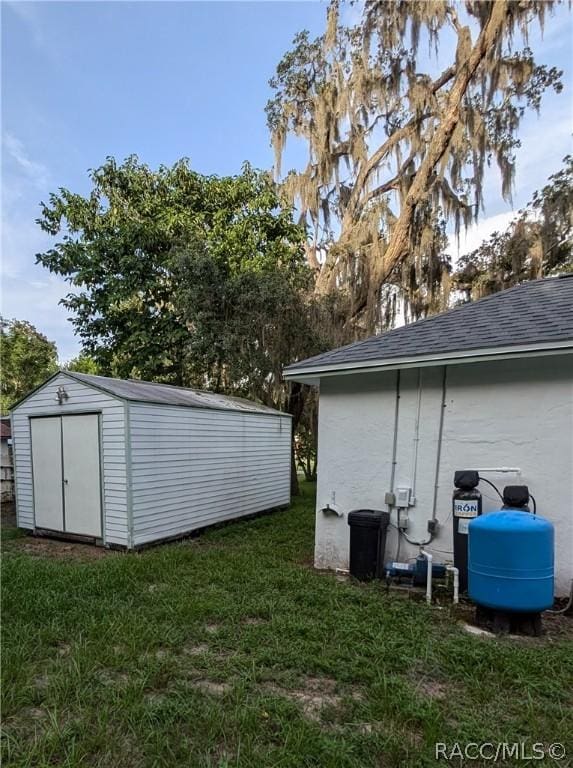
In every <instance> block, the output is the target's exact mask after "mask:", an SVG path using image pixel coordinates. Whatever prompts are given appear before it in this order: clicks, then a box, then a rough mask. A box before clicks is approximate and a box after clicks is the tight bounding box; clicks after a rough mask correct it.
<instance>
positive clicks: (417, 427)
mask: <svg viewBox="0 0 573 768" xmlns="http://www.w3.org/2000/svg"><path fill="white" fill-rule="evenodd" d="M421 411H422V369H421V368H418V404H417V406H416V422H415V425H414V450H413V451H412V471H411V473H410V474H411V477H412V498H413V500H415V499H416V476H417V474H418V445H419V443H420V415H421Z"/></svg>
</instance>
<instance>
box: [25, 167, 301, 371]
mask: <svg viewBox="0 0 573 768" xmlns="http://www.w3.org/2000/svg"><path fill="white" fill-rule="evenodd" d="M91 181H92V185H93V188H92V191H91V193H90V194H89V195H87V196H82V195H79V194H74V193H72V192H70V191H69V190H65V189H61V190H60V192H59V193H58V194H53V195H51V196H50V200H49V202H48V203H47V204H43V205H42V215H41V218H40V219H39V222H38V223H39V224H40V226H41V227H42V229H43V230H44V231H46V232H48V233H50V234H52V235H54V236H55V237H57V236H58V235H61V237H60V239H59V241H58V242H57V243H56V244H55V245H54V247H53V248H51V249H50V250H49V251H47V252H45V253H42V254H38V256H37V260H38V261H39V262H40V263H41V264H43V265H44V266H45V267H47V268H48V269H50V271H52V272H55V273H57V274H59V275H62V276H63V277H65V278H66V279H67V280H68V281H69V282H70V283H71V285H72V286H73V287H74V288H75V290H74V291H72V292H70V294H68V296H67V297H66V298H65V299H64V300H63V304H64V306H65V307H67V309H69V310H70V312H71V313H72V316H73V320H72V322H73V323H74V326H75V328H76V331H77V333H78V335H79V336H80V338H81V339H82V343H83V347H84V349H85V351H86V353H87V354H88V355H90V356H91V357H92V358H93V359H94V360H95V362H96V363H97V365H98V366H99V367H100V368H101V370H102V371H103V372H107V373H112V374H114V375H118V376H124V377H126V376H133V377H140V378H151V379H154V380H162V381H166V382H172V383H174V384H180V385H186V384H190V383H192V382H194V381H195V380H196V371H195V370H194V369H193V368H192V367H189V365H188V363H189V360H190V355H189V338H190V334H189V328H188V327H187V321H186V319H185V313H184V312H183V311H182V308H181V306H179V305H178V304H177V302H176V295H177V293H178V286H177V283H176V280H175V270H179V271H180V266H179V265H180V260H181V253H182V252H185V251H186V250H189V249H194V248H195V247H201V248H204V249H206V251H207V252H208V253H209V256H210V257H211V258H212V259H213V260H214V262H219V261H221V259H223V260H227V262H228V265H229V268H230V269H231V270H232V271H234V272H240V271H241V270H242V269H243V268H245V269H246V270H247V271H249V272H250V273H251V274H257V273H264V272H269V271H272V270H273V269H275V268H281V269H282V270H283V271H288V270H292V269H294V270H295V271H296V270H297V269H300V268H302V267H303V266H304V265H303V262H302V258H301V256H300V254H301V243H302V238H303V233H302V230H301V229H300V228H299V227H297V226H296V225H295V224H293V221H292V217H291V214H290V210H289V209H283V208H281V207H280V205H279V201H278V198H277V194H276V189H275V186H274V184H273V182H272V180H271V179H270V178H269V176H268V175H267V174H265V173H261V172H258V171H255V170H253V169H252V168H251V167H250V166H248V165H245V167H244V169H243V173H242V174H241V175H239V176H236V177H224V178H217V177H214V176H213V177H208V176H202V175H201V174H198V173H196V172H194V171H192V170H191V169H190V168H189V165H188V163H187V161H186V160H181V161H180V162H178V163H176V164H175V165H174V166H173V167H171V168H167V167H164V166H162V167H160V168H159V169H158V170H157V171H152V170H151V169H150V168H148V167H147V166H146V165H144V164H142V163H140V162H139V161H138V159H137V158H136V157H134V156H132V157H130V158H128V159H127V160H126V161H125V162H124V163H123V164H121V165H119V164H117V163H116V161H115V160H114V159H113V158H108V160H107V161H106V163H105V164H104V165H103V166H102V167H101V168H98V169H97V170H95V171H92V172H91ZM179 277H180V274H178V279H179ZM199 293H201V290H200V289H199Z"/></svg>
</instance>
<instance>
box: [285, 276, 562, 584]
mask: <svg viewBox="0 0 573 768" xmlns="http://www.w3.org/2000/svg"><path fill="white" fill-rule="evenodd" d="M285 377H286V378H287V379H291V380H295V381H301V382H305V383H308V384H315V385H319V386H320V400H319V427H318V488H317V504H316V509H317V512H316V540H315V564H316V566H317V567H321V568H333V569H343V570H344V569H347V568H348V565H349V527H348V524H347V519H346V517H347V513H348V512H349V511H350V510H352V509H356V508H361V507H362V508H369V507H370V508H375V509H388V510H389V511H390V513H391V518H390V519H391V522H392V523H393V524H394V525H393V527H391V528H390V529H389V534H388V542H387V549H386V556H387V559H389V560H391V559H393V558H394V557H395V553H396V550H397V544H398V541H397V539H398V535H399V534H398V532H397V528H396V527H395V526H396V523H397V519H398V509H400V506H399V505H401V510H400V512H401V514H400V518H401V523H402V524H404V525H406V526H407V527H406V530H405V531H404V532H403V534H402V542H401V543H402V548H401V553H402V559H404V558H407V557H410V556H412V555H415V554H417V549H416V547H415V546H414V545H411V544H410V543H409V541H410V542H421V543H424V544H425V543H426V542H429V543H428V546H427V547H426V549H429V550H430V551H433V552H434V556H435V557H436V559H437V560H451V559H452V555H451V553H452V535H453V531H452V492H453V478H454V472H455V471H456V470H458V469H476V470H482V471H481V472H480V474H481V475H483V477H486V478H488V479H489V480H491V481H492V482H494V484H496V485H497V486H498V487H500V488H503V486H504V485H521V484H523V485H528V486H529V488H530V491H531V493H532V494H533V495H534V496H535V498H536V501H537V510H538V512H539V513H540V514H541V515H543V516H544V517H546V518H547V519H549V520H550V521H551V522H552V523H553V524H554V525H555V558H556V572H555V575H556V580H555V585H556V592H557V594H561V595H564V594H567V593H568V591H569V589H570V582H571V579H572V578H573V503H572V498H573V486H572V477H573V275H568V276H565V275H564V276H563V277H560V278H552V279H546V280H537V281H532V282H528V283H524V284H522V285H519V286H516V287H515V288H512V289H509V290H507V291H503V292H501V293H497V294H494V295H493V296H489V297H487V298H484V299H481V300H480V301H476V302H473V303H470V304H465V305H462V306H460V307H457V308H455V309H452V310H450V311H449V312H445V313H444V314H442V315H437V316H434V317H430V318H427V319H425V320H421V321H419V322H417V323H413V324H411V325H407V326H404V327H402V328H398V329H396V330H393V331H389V332H387V333H384V334H382V335H380V336H374V337H372V338H370V339H366V340H365V341H362V342H357V343H355V344H351V345H349V346H346V347H342V348H340V349H336V350H333V351H332V352H327V353H325V354H322V355H318V356H316V357H314V358H310V359H308V360H303V361H301V362H298V363H295V364H293V365H292V366H289V367H288V368H287V369H286V370H285ZM501 470H505V471H501ZM507 470H514V471H510V472H508V471H507ZM398 490H403V493H402V494H398ZM480 490H481V492H482V494H483V498H484V511H485V512H487V511H491V510H493V509H496V508H499V506H500V502H499V499H498V498H497V497H496V495H495V492H494V491H493V490H492V489H491V488H490V487H489V486H488V485H480ZM388 492H391V493H393V494H394V495H395V502H394V504H393V505H387V504H386V500H387V499H389V500H392V496H391V495H390V496H386V494H387V493H388ZM400 499H401V500H400ZM404 499H406V500H404ZM324 510H326V512H325V511H324ZM334 512H336V513H338V514H334ZM433 520H436V521H437V522H438V526H437V533H436V534H435V535H430V534H429V528H428V523H429V521H433ZM430 527H434V524H433V523H431V524H430ZM408 540H409V541H408Z"/></svg>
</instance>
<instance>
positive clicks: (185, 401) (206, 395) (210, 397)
mask: <svg viewBox="0 0 573 768" xmlns="http://www.w3.org/2000/svg"><path fill="white" fill-rule="evenodd" d="M62 373H65V374H66V375H67V376H71V377H72V378H73V379H77V380H78V381H82V382H84V383H85V384H89V385H91V386H93V387H97V388H98V389H101V390H102V391H103V392H107V393H108V394H110V395H114V396H115V397H119V398H121V399H122V400H130V401H135V402H145V403H157V404H164V405H179V406H184V407H187V408H207V409H214V410H223V411H243V412H245V413H269V414H281V415H283V416H288V415H289V414H283V413H282V412H281V411H277V410H275V409H274V408H269V407H268V406H266V405H260V404H259V403H253V402H252V401H251V400H245V399H243V398H241V397H230V396H228V395H218V394H216V393H215V392H204V391H203V390H200V389H187V388H185V387H175V386H173V385H171V384H159V383H156V382H153V381H139V380H137V379H112V378H108V377H107V376H94V375H92V374H89V373H76V372H75V371H62Z"/></svg>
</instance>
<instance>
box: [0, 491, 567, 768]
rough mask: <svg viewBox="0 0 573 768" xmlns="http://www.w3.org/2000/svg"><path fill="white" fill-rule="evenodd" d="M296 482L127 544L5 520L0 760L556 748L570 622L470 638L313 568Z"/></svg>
mask: <svg viewBox="0 0 573 768" xmlns="http://www.w3.org/2000/svg"><path fill="white" fill-rule="evenodd" d="M304 494H305V495H304V497H303V498H301V499H299V500H297V501H296V502H295V503H294V504H293V505H292V507H291V508H290V509H289V510H287V511H284V512H278V513H276V514H273V515H269V516H264V517H260V518H258V519H255V520H249V521H244V522H239V523H235V524H231V525H228V526H226V527H223V528H219V529H215V530H211V531H209V532H207V533H205V534H203V535H202V536H201V537H199V538H195V539H190V540H187V541H183V542H180V543H172V544H168V545H164V546H160V547H156V548H154V549H148V550H146V551H144V552H141V553H138V554H130V553H127V554H126V553H106V552H103V551H102V550H94V549H93V548H85V547H81V546H77V545H74V546H70V545H66V544H62V543H53V544H45V543H43V542H40V541H38V540H32V539H30V538H28V537H22V536H20V535H18V534H17V533H16V532H15V531H8V532H7V533H6V534H5V536H4V556H3V577H2V578H3V583H2V586H3V589H2V596H3V637H2V640H3V642H2V674H3V685H2V695H3V704H2V714H3V725H4V735H3V763H2V764H3V765H4V766H6V767H7V766H35V767H36V766H38V767H39V766H54V765H56V766H80V765H81V766H110V768H111V767H112V766H113V768H123V767H124V766H125V768H130V767H131V766H134V767H135V766H137V767H139V766H186V767H189V766H191V767H192V768H195V766H197V767H198V768H200V767H201V766H281V767H284V768H287V767H292V768H302V767H303V766H317V767H319V768H328V767H329V766H332V767H333V768H334V767H335V766H336V768H339V767H340V768H342V767H346V766H348V768H350V767H351V766H352V767H354V768H370V767H372V768H374V767H375V766H376V767H377V768H386V767H388V768H394V767H398V766H413V767H416V768H417V766H425V765H436V764H437V763H436V760H435V758H434V743H435V742H447V743H449V744H453V743H454V742H461V743H466V742H482V741H489V742H498V741H499V742H515V741H528V742H543V743H545V744H550V743H552V742H562V743H564V744H567V741H569V744H568V745H567V747H568V754H569V755H573V744H572V743H571V739H572V733H573V643H572V633H571V621H570V620H569V621H568V620H563V621H561V622H559V623H557V622H556V623H555V624H554V625H551V627H550V630H551V631H550V633H549V635H548V636H547V637H545V638H543V639H525V638H524V639H521V640H515V639H510V638H506V639H495V640H494V639H492V638H484V637H477V636H472V635H469V634H468V633H467V632H466V631H465V630H464V629H463V627H462V626H461V621H460V620H459V619H456V616H454V615H452V613H451V611H450V609H449V608H442V609H440V608H438V607H433V608H428V607H427V606H426V605H425V604H424V603H421V602H417V601H415V600H409V599H405V598H404V597H403V596H401V595H393V594H390V595H388V594H386V593H385V591H384V588H383V587H382V586H381V585H379V584H371V585H367V586H365V585H360V584H355V583H352V582H351V581H349V580H345V579H340V578H337V577H336V576H335V575H334V574H323V573H318V572H316V571H314V570H313V569H312V567H311V561H312V549H313V526H314V514H313V503H314V501H313V488H311V487H309V486H307V487H306V488H305V489H304ZM441 764H443V765H446V764H454V765H459V762H455V761H454V762H451V763H446V762H442V763H441ZM467 764H469V765H481V763H480V762H478V761H472V762H471V763H467ZM488 764H491V763H488ZM504 764H511V765H516V764H519V765H527V764H531V765H545V764H547V765H557V763H553V762H551V761H548V762H547V763H544V762H543V761H539V760H536V761H532V762H531V763H527V762H523V761H521V762H519V763H516V762H515V761H512V762H510V763H502V762H497V763H495V765H504ZM567 764H570V763H568V761H567V759H565V760H562V761H560V763H559V765H562V766H564V765H567Z"/></svg>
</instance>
